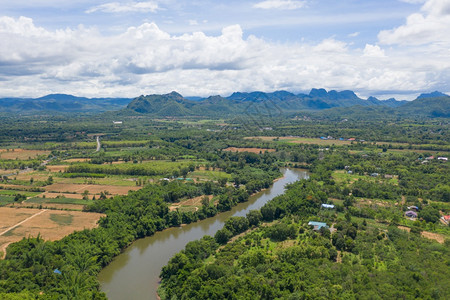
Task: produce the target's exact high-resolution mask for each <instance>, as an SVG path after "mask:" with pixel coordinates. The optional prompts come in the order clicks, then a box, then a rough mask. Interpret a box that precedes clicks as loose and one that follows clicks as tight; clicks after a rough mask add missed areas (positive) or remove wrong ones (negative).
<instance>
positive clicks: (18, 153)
mask: <svg viewBox="0 0 450 300" xmlns="http://www.w3.org/2000/svg"><path fill="white" fill-rule="evenodd" d="M50 153H51V152H50V151H46V150H26V149H12V150H9V151H7V150H6V149H0V158H1V159H19V160H26V159H29V158H36V157H37V156H39V155H46V156H47V155H49V154H50Z"/></svg>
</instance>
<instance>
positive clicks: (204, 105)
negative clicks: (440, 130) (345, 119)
mask: <svg viewBox="0 0 450 300" xmlns="http://www.w3.org/2000/svg"><path fill="white" fill-rule="evenodd" d="M191 99H192V100H191ZM191 99H187V98H184V97H183V96H181V95H180V94H178V93H177V92H172V93H170V94H165V95H148V96H140V97H138V98H135V99H134V100H133V101H132V102H131V103H130V104H129V105H128V107H127V108H128V109H130V110H133V111H136V112H139V113H146V114H154V115H158V116H189V115H191V116H194V115H201V116H216V115H221V116H223V115H234V114H245V113H248V112H251V111H267V110H275V111H280V112H284V113H289V112H298V111H302V110H322V109H328V108H333V107H351V106H355V105H360V106H380V107H399V106H401V105H403V104H405V103H406V101H397V100H395V99H393V98H392V99H389V100H378V99H377V98H375V97H369V98H368V99H367V100H364V99H361V98H359V97H358V96H356V94H355V93H354V92H352V91H342V92H337V91H334V90H332V91H329V92H327V91H326V90H324V89H312V90H311V92H310V93H309V94H308V95H307V94H297V95H296V94H293V93H290V92H286V91H276V92H273V93H264V92H251V93H240V92H236V93H233V94H232V95H230V96H229V97H222V96H210V97H208V98H204V99H198V98H196V99H195V100H194V98H191Z"/></svg>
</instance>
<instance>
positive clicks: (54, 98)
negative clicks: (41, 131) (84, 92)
mask: <svg viewBox="0 0 450 300" xmlns="http://www.w3.org/2000/svg"><path fill="white" fill-rule="evenodd" d="M130 101H131V99H130V98H85V97H76V96H72V95H66V94H51V95H47V96H44V97H40V98H0V111H4V112H36V111H49V112H51V111H55V112H89V111H93V112H103V111H109V110H119V109H122V108H124V107H126V105H127V104H128V103H129V102H130Z"/></svg>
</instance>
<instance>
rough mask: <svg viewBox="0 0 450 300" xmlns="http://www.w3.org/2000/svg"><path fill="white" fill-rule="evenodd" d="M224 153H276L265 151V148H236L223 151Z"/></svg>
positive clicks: (272, 150) (269, 150)
mask: <svg viewBox="0 0 450 300" xmlns="http://www.w3.org/2000/svg"><path fill="white" fill-rule="evenodd" d="M222 151H232V152H251V153H256V154H259V153H264V152H266V151H267V152H275V149H265V148H236V147H228V148H226V149H222Z"/></svg>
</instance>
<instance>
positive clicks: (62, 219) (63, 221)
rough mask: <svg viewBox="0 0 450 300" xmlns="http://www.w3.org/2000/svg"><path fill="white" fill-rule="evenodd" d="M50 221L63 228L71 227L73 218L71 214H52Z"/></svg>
mask: <svg viewBox="0 0 450 300" xmlns="http://www.w3.org/2000/svg"><path fill="white" fill-rule="evenodd" d="M50 220H52V221H53V222H55V223H57V224H58V225H62V226H65V225H71V224H72V221H73V216H72V215H70V214H67V215H59V214H58V215H57V214H50Z"/></svg>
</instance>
